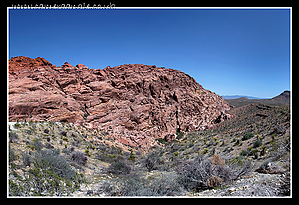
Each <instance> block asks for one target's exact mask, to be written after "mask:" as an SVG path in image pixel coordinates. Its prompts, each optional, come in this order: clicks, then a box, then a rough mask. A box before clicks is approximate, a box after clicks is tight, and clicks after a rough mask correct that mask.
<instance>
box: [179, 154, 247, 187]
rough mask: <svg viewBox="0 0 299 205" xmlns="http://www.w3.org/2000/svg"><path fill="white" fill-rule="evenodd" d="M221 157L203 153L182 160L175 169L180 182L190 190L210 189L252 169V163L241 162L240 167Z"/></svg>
mask: <svg viewBox="0 0 299 205" xmlns="http://www.w3.org/2000/svg"><path fill="white" fill-rule="evenodd" d="M220 158H221V157H220V156H219V157H213V158H212V159H211V160H210V159H208V158H207V157H206V156H203V155H201V156H198V157H196V158H194V159H192V160H187V161H185V162H182V163H181V164H180V165H178V166H177V167H176V169H175V170H176V172H177V173H178V175H179V183H180V184H181V185H182V186H184V188H185V189H187V190H189V191H191V190H194V189H209V188H215V187H217V186H221V185H223V184H226V183H229V182H231V181H232V180H235V179H237V178H238V177H240V176H242V175H244V174H246V173H248V172H249V171H251V168H252V165H251V163H250V164H246V163H240V164H238V167H234V166H236V164H235V163H232V164H231V165H227V164H225V163H224V160H223V159H220Z"/></svg>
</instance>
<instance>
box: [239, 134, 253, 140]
mask: <svg viewBox="0 0 299 205" xmlns="http://www.w3.org/2000/svg"><path fill="white" fill-rule="evenodd" d="M252 137H254V134H253V133H250V132H248V133H246V134H244V136H243V138H242V140H243V141H245V140H248V139H250V138H252Z"/></svg>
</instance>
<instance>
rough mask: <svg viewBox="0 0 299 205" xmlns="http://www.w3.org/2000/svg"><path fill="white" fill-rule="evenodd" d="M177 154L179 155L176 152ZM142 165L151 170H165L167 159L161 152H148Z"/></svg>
mask: <svg viewBox="0 0 299 205" xmlns="http://www.w3.org/2000/svg"><path fill="white" fill-rule="evenodd" d="M174 155H175V156H177V155H176V154H175V153H174ZM142 165H143V166H144V167H146V168H147V170H148V171H149V172H150V171H152V170H164V168H165V166H164V165H165V161H164V160H163V158H162V157H161V156H160V152H158V151H155V152H150V153H148V154H147V156H146V157H145V159H144V160H142Z"/></svg>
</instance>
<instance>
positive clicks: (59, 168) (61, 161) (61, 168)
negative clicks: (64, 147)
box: [35, 149, 75, 178]
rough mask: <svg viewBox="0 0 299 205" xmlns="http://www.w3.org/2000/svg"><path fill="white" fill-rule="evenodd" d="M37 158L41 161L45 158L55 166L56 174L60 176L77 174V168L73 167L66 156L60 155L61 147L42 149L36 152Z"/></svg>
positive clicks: (70, 176) (69, 176)
mask: <svg viewBox="0 0 299 205" xmlns="http://www.w3.org/2000/svg"><path fill="white" fill-rule="evenodd" d="M35 160H36V161H37V162H39V163H41V161H42V160H45V161H46V162H47V163H48V164H49V166H51V167H52V168H53V172H54V174H58V176H59V177H66V178H72V177H73V176H74V175H75V170H74V169H72V167H71V166H70V164H69V163H68V162H67V160H66V158H65V157H64V156H62V155H60V150H59V149H53V150H41V151H40V152H37V153H35Z"/></svg>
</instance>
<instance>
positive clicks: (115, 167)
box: [108, 157, 131, 175]
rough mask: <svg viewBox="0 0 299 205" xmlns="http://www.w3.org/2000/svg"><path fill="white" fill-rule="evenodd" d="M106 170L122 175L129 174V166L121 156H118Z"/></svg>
mask: <svg viewBox="0 0 299 205" xmlns="http://www.w3.org/2000/svg"><path fill="white" fill-rule="evenodd" d="M108 172H110V173H113V174H122V175H126V174H130V172H131V166H130V165H128V163H127V162H126V161H125V160H124V159H123V158H122V157H118V160H117V161H115V162H112V163H111V165H110V166H109V168H108Z"/></svg>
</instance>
